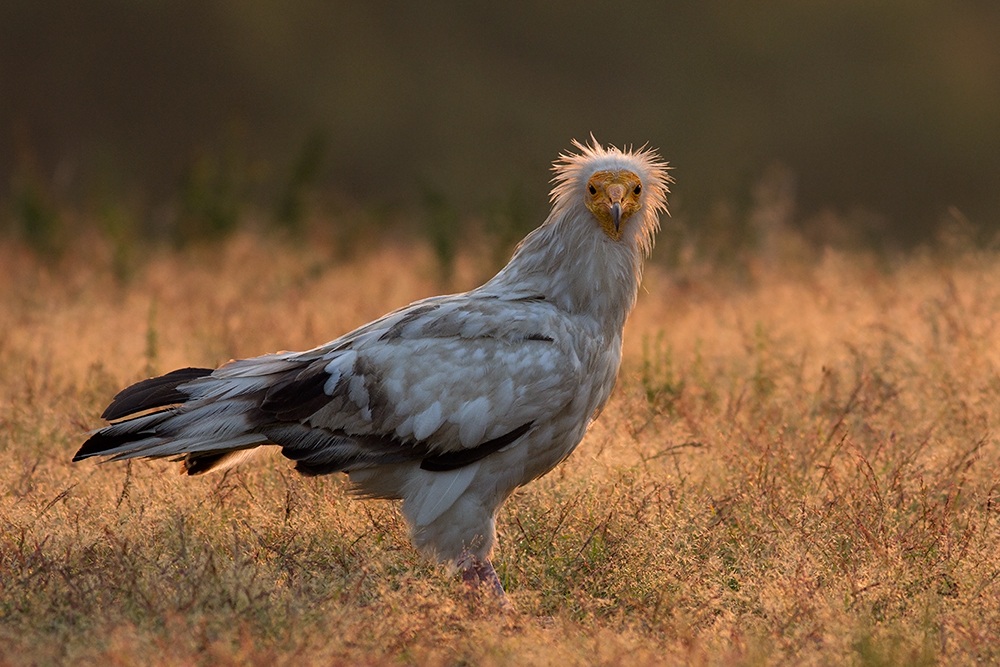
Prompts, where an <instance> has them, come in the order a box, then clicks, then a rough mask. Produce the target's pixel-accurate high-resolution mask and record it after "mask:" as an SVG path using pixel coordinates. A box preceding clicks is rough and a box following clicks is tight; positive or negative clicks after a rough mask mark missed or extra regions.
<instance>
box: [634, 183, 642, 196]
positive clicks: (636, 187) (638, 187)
mask: <svg viewBox="0 0 1000 667" xmlns="http://www.w3.org/2000/svg"><path fill="white" fill-rule="evenodd" d="M640 192H642V184H639V185H637V186H635V189H633V190H632V194H634V195H637V194H639V193H640Z"/></svg>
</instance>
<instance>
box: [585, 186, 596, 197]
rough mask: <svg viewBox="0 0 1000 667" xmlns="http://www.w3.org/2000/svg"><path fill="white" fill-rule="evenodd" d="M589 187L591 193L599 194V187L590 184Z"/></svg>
mask: <svg viewBox="0 0 1000 667" xmlns="http://www.w3.org/2000/svg"><path fill="white" fill-rule="evenodd" d="M587 189H588V190H590V194H592V195H596V194H597V188H595V187H594V186H593V185H590V186H588V187H587Z"/></svg>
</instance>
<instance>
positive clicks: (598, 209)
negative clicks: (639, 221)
mask: <svg viewBox="0 0 1000 667" xmlns="http://www.w3.org/2000/svg"><path fill="white" fill-rule="evenodd" d="M641 194H642V182H641V181H640V180H639V177H638V176H636V175H635V174H633V173H632V172H631V171H626V170H623V171H599V172H597V173H595V174H594V175H593V176H591V177H590V180H589V181H587V191H586V198H587V208H588V209H590V212H591V213H593V214H594V217H595V218H597V221H598V222H600V223H601V227H602V228H603V229H604V233H605V234H607V235H608V236H610V237H611V238H612V239H614V240H615V241H617V240H618V239H620V238H621V237H622V224H623V223H624V222H625V221H626V220H628V217H629V216H630V215H632V214H633V213H635V212H636V211H638V210H639V197H640V195H641Z"/></svg>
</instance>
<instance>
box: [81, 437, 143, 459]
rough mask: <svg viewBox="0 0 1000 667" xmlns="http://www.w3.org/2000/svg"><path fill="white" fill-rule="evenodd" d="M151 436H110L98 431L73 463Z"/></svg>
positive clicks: (84, 444) (82, 447) (83, 446)
mask: <svg viewBox="0 0 1000 667" xmlns="http://www.w3.org/2000/svg"><path fill="white" fill-rule="evenodd" d="M148 435H149V433H148V432H145V431H144V432H141V433H125V434H121V435H108V434H107V433H105V432H104V430H100V431H97V432H96V433H94V434H93V435H91V436H90V437H89V438H87V442H85V443H83V445H82V446H81V447H80V449H79V450H77V452H76V454H74V455H73V463H76V462H77V461H82V460H84V459H88V458H90V457H91V456H100V455H101V454H103V453H104V452H106V451H108V450H109V449H114V448H115V447H119V446H121V445H124V444H125V443H127V442H131V441H133V440H141V439H142V438H145V437H147V436H148Z"/></svg>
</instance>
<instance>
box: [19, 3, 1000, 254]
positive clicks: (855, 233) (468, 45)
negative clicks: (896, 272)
mask: <svg viewBox="0 0 1000 667" xmlns="http://www.w3.org/2000/svg"><path fill="white" fill-rule="evenodd" d="M998 35H1000V3H996V2H992V1H987V0H982V1H974V0H965V1H945V0H922V1H914V0H882V1H881V2H870V1H868V0H837V1H835V2H834V1H827V0H772V1H771V2H767V3H752V2H729V1H722V0H687V1H669V2H629V3H604V2H581V1H576V2H525V3H518V4H517V5H516V6H515V5H513V4H503V3H496V2H475V1H473V2H442V3H398V2H386V1H383V0H365V1H350V2H335V1H328V0H327V1H324V0H299V1H297V2H294V3H274V2H259V1H253V0H239V1H236V0H230V1H225V0H215V1H211V2H190V1H180V2H178V1H171V2H165V1H158V0H143V1H136V0H92V1H90V2H75V1H68V0H56V1H50V2H35V1H32V0H8V1H7V2H4V3H2V4H0V197H2V199H3V201H2V208H0V210H2V214H3V217H4V218H5V220H4V223H3V224H4V226H5V227H6V228H7V229H13V230H15V231H16V232H17V233H19V234H23V235H27V236H28V237H32V236H33V235H34V237H37V239H41V242H45V239H46V238H48V237H55V236H58V234H57V231H58V230H59V229H63V232H60V233H64V232H65V230H64V228H65V227H67V226H72V225H80V224H84V223H83V222H82V221H85V220H90V219H95V218H96V219H104V220H105V222H104V223H102V224H104V225H105V226H111V227H114V226H115V225H118V226H119V227H120V226H122V225H131V226H132V227H134V228H135V229H138V230H139V231H140V233H141V234H143V235H152V236H156V235H170V234H175V233H176V232H177V230H178V229H181V230H183V229H185V226H186V227H187V228H188V231H190V230H191V229H195V230H196V231H197V230H202V229H208V230H209V231H211V230H212V229H215V228H218V229H226V228H227V227H228V226H231V225H233V224H239V223H238V221H239V220H240V219H242V218H244V217H247V216H248V215H251V214H252V215H253V216H256V217H258V218H261V219H266V220H273V221H276V222H278V223H280V224H286V225H293V226H294V225H298V224H302V220H308V219H310V218H315V217H317V216H319V217H322V216H324V215H326V216H328V217H329V219H331V220H333V221H334V222H335V221H336V211H343V210H346V209H345V207H346V208H351V207H360V208H362V209H366V210H376V211H381V212H382V214H381V217H380V216H378V215H376V216H374V217H372V220H375V221H376V222H375V223H373V224H378V223H377V221H378V220H379V219H388V218H390V217H392V213H393V212H403V213H402V214H401V215H404V216H405V215H409V214H410V213H412V212H413V211H417V212H418V213H419V215H415V217H416V218H418V219H419V218H420V215H424V216H425V217H427V215H428V214H427V211H430V212H431V213H430V214H429V216H430V217H434V216H437V217H438V218H449V219H454V220H464V219H466V218H467V217H476V216H478V217H480V218H486V219H487V220H488V219H489V216H490V212H496V211H501V212H502V214H503V215H505V216H507V217H508V218H514V219H515V220H516V221H522V222H520V223H518V224H521V225H522V226H527V227H530V226H533V225H534V224H537V222H538V221H540V219H541V216H543V215H544V213H545V210H546V208H547V201H546V197H545V194H546V190H547V188H546V186H545V185H544V184H545V182H546V181H547V179H548V178H549V174H548V166H549V164H550V163H551V161H552V159H553V158H554V157H555V156H556V155H557V154H558V153H559V152H561V151H564V150H566V149H567V148H568V147H569V142H570V139H572V138H580V139H585V138H586V137H587V136H588V135H589V134H590V133H591V132H593V133H594V134H595V135H596V137H597V138H598V139H599V140H601V141H602V142H610V143H615V144H617V145H629V144H637V145H638V144H643V143H646V142H649V143H650V144H651V145H653V146H656V147H658V148H660V149H661V151H662V153H663V154H664V156H665V157H666V158H667V159H669V161H670V162H671V163H672V164H673V165H674V166H675V172H674V174H675V176H676V179H677V183H676V186H675V188H674V196H673V200H672V214H673V218H672V220H673V222H672V224H675V225H680V226H682V227H685V228H687V229H689V230H698V229H717V230H718V229H721V230H724V231H725V230H728V232H727V233H729V234H730V236H732V237H733V238H736V239H739V238H740V230H741V229H743V228H745V227H747V225H748V222H747V221H748V220H749V218H750V217H751V216H752V212H753V210H754V209H755V207H759V205H760V201H759V199H760V197H761V196H762V195H761V193H762V192H765V193H771V194H770V195H768V196H772V197H773V196H774V193H775V192H777V193H779V194H780V196H781V197H782V198H783V199H784V201H785V204H784V206H785V214H784V215H785V217H786V218H787V222H788V224H791V225H794V226H796V227H797V228H799V229H801V230H802V231H803V233H804V234H806V235H807V236H809V237H810V238H813V239H815V240H817V241H819V242H837V241H841V242H850V243H860V244H870V245H874V246H880V247H910V246H913V245H915V244H922V243H933V242H934V241H935V239H936V238H937V237H936V235H937V234H938V232H939V230H940V229H941V228H942V226H954V225H955V224H956V222H957V223H960V224H961V225H962V226H964V227H966V228H968V229H971V230H973V233H974V234H975V235H976V238H978V239H980V240H982V241H983V242H988V241H990V240H991V239H993V236H994V234H995V232H996V231H998V229H1000V216H998V213H997V212H998V211H1000V38H998ZM109 211H110V212H109ZM421 212H422V213H421ZM108 220H110V221H111V222H108ZM115 220H117V221H118V222H115ZM122 220H125V221H124V222H123V221H122Z"/></svg>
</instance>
